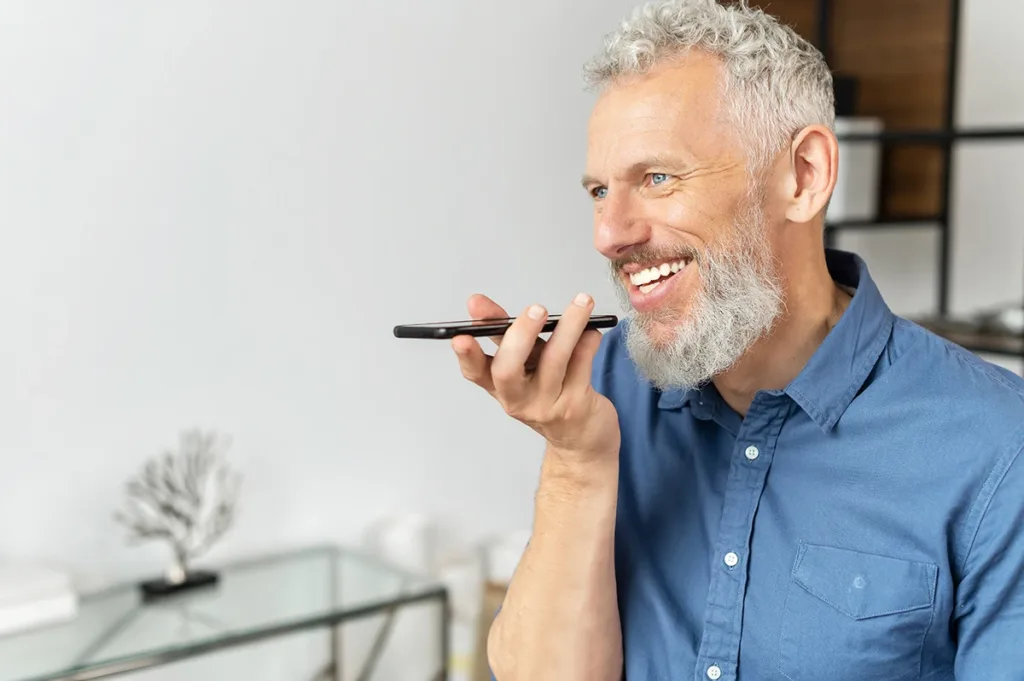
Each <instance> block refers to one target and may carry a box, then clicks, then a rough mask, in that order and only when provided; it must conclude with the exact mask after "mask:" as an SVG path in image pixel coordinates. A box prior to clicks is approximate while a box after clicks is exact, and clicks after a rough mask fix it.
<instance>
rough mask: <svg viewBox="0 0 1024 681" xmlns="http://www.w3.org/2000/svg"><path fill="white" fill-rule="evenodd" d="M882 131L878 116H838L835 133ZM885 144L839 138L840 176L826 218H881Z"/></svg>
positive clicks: (865, 219)
mask: <svg viewBox="0 0 1024 681" xmlns="http://www.w3.org/2000/svg"><path fill="white" fill-rule="evenodd" d="M881 131H882V121H881V119H879V118H866V117H865V118H862V117H857V118H847V117H837V118H836V125H835V132H836V135H837V136H839V137H840V138H841V137H842V136H843V135H875V134H878V133H880V132H881ZM881 162H882V145H881V143H880V142H879V141H878V140H877V139H869V140H856V141H852V140H851V141H844V140H843V139H840V140H839V176H838V177H837V178H836V186H835V189H834V190H833V192H832V201H831V203H829V207H828V213H827V214H826V219H827V220H828V221H829V222H839V221H851V220H864V221H871V220H874V219H875V218H877V217H878V182H879V176H880V174H881V172H880V171H881Z"/></svg>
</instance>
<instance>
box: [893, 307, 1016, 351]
mask: <svg viewBox="0 0 1024 681" xmlns="http://www.w3.org/2000/svg"><path fill="white" fill-rule="evenodd" d="M913 321H914V322H915V323H916V324H919V325H921V326H923V327H924V328H926V329H928V330H929V331H931V332H932V333H934V334H936V335H938V336H942V337H943V338H945V339H946V340H948V341H951V342H953V343H956V344H957V345H959V346H961V347H963V348H965V349H967V350H970V351H971V352H977V353H987V354H990V355H1000V356H1002V357H1020V358H1022V359H1024V336H1014V335H1010V334H995V333H986V332H981V331H978V330H977V329H976V328H975V327H974V325H972V324H970V323H969V322H958V321H952V320H948V319H942V318H935V317H933V318H927V319H915V320H913Z"/></svg>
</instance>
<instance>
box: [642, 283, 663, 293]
mask: <svg viewBox="0 0 1024 681" xmlns="http://www.w3.org/2000/svg"><path fill="white" fill-rule="evenodd" d="M659 286H661V282H660V281H656V282H654V283H653V284H647V285H645V286H641V287H640V293H650V292H651V291H653V290H654V289H656V288H658V287H659Z"/></svg>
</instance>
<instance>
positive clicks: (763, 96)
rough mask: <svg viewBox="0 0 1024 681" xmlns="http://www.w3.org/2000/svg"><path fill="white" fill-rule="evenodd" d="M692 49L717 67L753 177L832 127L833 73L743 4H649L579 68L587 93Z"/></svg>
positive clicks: (803, 43) (793, 36)
mask: <svg viewBox="0 0 1024 681" xmlns="http://www.w3.org/2000/svg"><path fill="white" fill-rule="evenodd" d="M690 50H697V51H702V52H705V53H707V54H711V55H713V56H716V57H717V58H718V59H720V60H721V62H722V64H723V67H724V68H723V71H724V74H725V77H724V78H723V79H722V80H723V82H722V94H723V97H724V101H725V103H726V105H727V108H726V109H725V113H726V115H727V116H728V117H729V123H731V124H732V125H733V126H735V128H736V130H737V131H738V133H739V135H740V138H741V142H743V143H744V144H745V145H746V148H747V151H748V154H749V165H750V168H751V170H752V171H754V172H756V171H757V170H759V169H762V168H764V167H765V166H766V165H767V164H768V163H769V162H770V161H771V159H772V158H774V156H775V154H776V153H778V152H779V151H780V150H781V149H782V148H783V147H784V146H785V145H786V144H788V143H789V142H790V141H791V140H792V136H793V134H795V133H796V132H797V131H799V130H800V129H802V128H804V127H806V126H808V125H815V124H817V125H824V126H827V127H828V128H829V129H832V128H833V126H834V124H835V101H834V95H833V90H832V73H831V72H830V71H829V68H828V65H827V64H826V63H825V59H824V57H823V56H822V54H821V53H820V52H819V51H818V50H817V49H816V48H815V47H814V46H813V45H811V44H810V43H809V42H808V41H807V40H805V39H804V38H801V37H800V36H799V35H798V34H797V33H796V32H795V31H794V30H793V29H792V28H790V27H788V26H785V25H783V24H781V23H780V22H779V21H778V20H777V19H776V18H775V17H772V16H770V15H768V14H765V13H764V12H763V11H761V10H760V9H752V8H751V7H749V5H748V4H747V0H739V1H738V2H736V3H734V4H733V5H731V6H726V5H722V4H719V3H718V2H717V0H655V1H653V2H649V3H647V4H646V5H643V6H641V7H638V8H637V9H636V10H635V11H634V12H633V14H632V16H631V17H630V18H628V19H627V20H625V21H623V22H622V24H621V26H620V27H619V29H618V30H617V31H615V32H613V33H611V34H609V35H608V36H607V37H606V38H605V45H604V50H603V52H601V53H600V54H599V55H597V56H596V57H594V58H593V59H592V60H591V61H589V62H588V63H587V64H586V65H585V67H584V78H585V80H586V82H587V85H588V86H589V87H591V88H601V87H605V86H607V85H609V84H612V83H614V82H615V81H616V80H618V79H620V78H622V77H624V76H630V75H641V74H643V73H645V72H647V71H648V70H650V69H651V68H652V67H653V66H655V65H657V64H660V63H662V62H663V61H665V60H667V59H671V58H674V57H678V56H681V55H682V54H684V53H686V52H688V51H690Z"/></svg>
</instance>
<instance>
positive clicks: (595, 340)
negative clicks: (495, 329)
mask: <svg viewBox="0 0 1024 681" xmlns="http://www.w3.org/2000/svg"><path fill="white" fill-rule="evenodd" d="M588 73H589V74H590V76H591V77H592V79H593V80H594V81H595V83H596V85H598V86H599V97H598V100H597V102H596V105H595V107H594V110H593V114H592V118H591V121H590V125H589V142H588V150H587V162H586V163H587V164H586V176H585V179H584V186H585V188H586V190H587V191H588V192H589V193H590V195H591V196H592V197H593V202H594V235H595V242H596V246H597V248H598V249H599V250H600V251H601V253H603V254H604V255H605V256H607V258H608V260H609V262H610V263H611V268H612V274H613V277H614V279H615V281H616V283H617V288H618V290H619V291H620V292H621V294H622V297H623V299H624V302H625V303H626V306H627V309H628V315H627V319H626V320H625V321H624V323H623V324H622V325H620V327H619V328H616V329H614V330H612V331H610V332H608V333H607V334H606V335H604V336H603V337H602V336H601V335H600V334H599V332H596V331H588V332H585V333H584V332H582V329H583V324H584V321H585V319H586V318H587V316H588V314H589V313H590V312H591V310H592V309H593V302H592V300H591V299H590V297H589V296H587V295H581V296H579V297H578V298H577V299H576V300H575V301H573V303H572V304H570V305H569V306H568V307H567V309H565V312H564V315H565V317H564V321H562V322H561V323H560V324H559V326H558V329H557V330H556V331H555V333H554V334H553V335H552V336H551V338H550V339H549V340H548V341H547V343H545V344H541V343H538V342H537V337H538V331H539V329H540V328H541V325H542V323H543V320H544V318H545V316H546V315H547V312H546V310H544V309H543V308H541V307H539V306H531V307H530V308H528V309H527V310H525V311H524V312H523V314H522V315H521V316H520V318H519V319H518V321H516V323H515V324H514V325H513V327H512V328H511V329H510V331H509V332H508V333H507V334H506V335H505V336H504V337H503V338H502V340H501V342H500V345H499V347H498V350H497V352H496V353H495V354H494V356H493V358H491V357H488V356H487V355H485V353H484V351H483V349H482V348H481V347H480V345H479V344H478V343H477V342H476V341H475V340H473V339H471V338H468V337H460V338H456V339H455V340H454V341H453V347H454V350H455V352H456V354H457V356H458V358H459V363H460V366H461V369H462V372H463V374H464V375H465V376H466V377H467V378H468V379H470V380H471V381H473V382H475V383H477V384H479V385H480V386H482V387H483V388H484V389H486V390H487V391H488V392H489V393H490V394H491V395H492V396H494V398H496V399H497V400H498V401H499V402H500V403H501V405H502V407H503V408H504V409H505V410H506V411H507V412H508V414H510V415H511V416H512V417H514V418H516V419H519V420H520V421H522V422H524V423H526V424H528V425H529V426H530V427H532V428H533V429H535V430H536V431H537V432H538V433H540V434H541V435H542V436H543V437H544V438H545V439H546V441H547V447H546V452H545V456H544V460H543V466H542V471H541V476H540V483H539V488H538V491H537V495H536V513H535V520H534V527H533V534H532V539H531V541H530V544H529V546H528V547H527V549H526V551H525V553H524V555H523V557H522V560H521V562H520V565H519V567H518V570H517V571H516V574H515V577H514V579H513V580H512V582H511V584H510V586H509V589H508V594H507V597H506V599H505V602H504V605H503V606H502V608H501V610H500V612H499V613H498V615H497V617H496V619H495V621H494V623H493V625H492V628H491V632H490V638H489V645H488V656H489V660H490V663H491V668H492V670H493V672H494V675H495V677H496V678H497V679H498V681H542V680H544V679H556V680H557V681H574V680H579V681H583V680H584V679H585V680H586V681H600V680H607V681H611V680H613V679H620V678H622V676H623V675H624V676H625V677H626V678H628V679H630V680H632V681H643V680H653V679H673V680H675V679H687V678H689V679H694V680H700V679H710V680H711V681H717V680H719V679H722V680H729V679H736V678H742V679H779V680H782V679H790V680H792V681H803V680H811V679H813V680H821V681H847V680H851V681H852V680H857V681H864V680H874V679H879V680H882V679H884V680H886V681H906V680H911V679H961V680H962V679H1001V680H1007V679H1024V582H1022V579H1024V540H1022V538H1021V537H1022V536H1024V533H1022V532H1021V527H1022V524H1024V456H1022V455H1021V451H1022V448H1024V384H1022V381H1021V380H1020V379H1019V378H1017V377H1015V376H1013V375H1012V374H1010V373H1009V372H1006V371H1003V370H1001V369H999V368H996V367H995V366H992V365H990V364H988V363H985V362H983V361H981V360H980V359H978V358H977V357H975V356H973V355H971V354H968V353H967V352H966V351H963V350H962V349H960V348H958V347H955V346H953V345H951V344H949V343H947V342H945V341H943V340H941V339H939V338H938V337H936V336H933V335H931V334H929V333H927V332H926V331H924V330H923V329H921V328H919V327H917V326H914V325H912V324H910V323H909V322H907V321H905V320H903V319H900V318H897V317H895V316H894V315H893V313H892V312H891V311H890V310H889V309H888V308H887V306H886V304H885V303H884V301H883V299H882V297H881V296H880V294H879V292H878V289H877V288H876V286H875V284H874V283H873V282H872V280H871V277H870V274H869V272H868V270H867V268H866V267H865V264H864V263H863V262H862V261H861V260H860V259H859V258H857V257H856V256H854V255H852V254H848V253H842V252H836V251H829V252H826V250H825V249H824V245H823V224H824V215H825V211H826V207H827V204H828V201H829V197H830V194H831V192H832V190H833V187H834V184H835V180H836V173H837V164H838V147H837V143H836V138H835V136H834V134H833V132H832V123H833V102H832V96H831V78H830V75H829V71H828V69H827V67H826V65H825V63H824V62H823V61H822V58H821V56H820V55H819V54H818V53H817V52H816V51H815V50H814V49H813V48H812V47H811V46H810V45H808V44H807V43H806V42H805V41H804V40H802V39H800V38H799V37H798V36H797V35H796V34H794V33H793V32H792V31H791V30H789V29H787V28H785V27H783V26H780V25H779V24H778V23H777V22H775V21H773V20H772V19H771V18H769V17H767V16H765V15H764V14H762V13H761V12H759V11H755V10H751V9H748V8H746V7H745V6H738V7H729V8H727V7H723V6H719V5H718V4H716V3H715V2H713V0H674V1H672V0H670V1H669V2H662V3H660V4H658V5H654V6H648V7H647V8H646V9H644V10H643V11H641V12H638V13H637V14H635V15H634V16H633V18H632V19H631V20H630V21H628V22H626V23H625V24H624V25H623V26H622V27H621V29H620V30H619V31H618V32H617V33H616V34H615V35H614V36H612V37H611V38H610V39H609V41H608V42H607V44H606V49H605V52H604V54H602V55H601V56H600V57H598V58H597V59H596V60H595V61H594V62H593V63H592V64H591V65H590V68H589V70H588ZM469 310H470V314H472V315H473V316H474V317H486V316H495V315H504V314H505V312H504V310H502V309H501V308H500V307H498V306H497V305H496V304H495V303H493V302H492V301H490V300H489V299H487V298H484V297H483V296H474V297H473V298H471V299H470V301H469Z"/></svg>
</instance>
